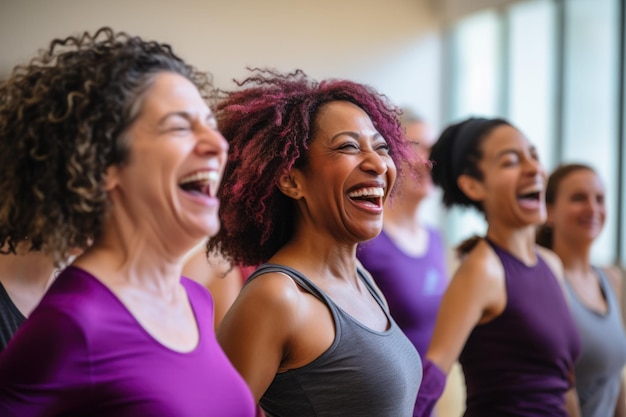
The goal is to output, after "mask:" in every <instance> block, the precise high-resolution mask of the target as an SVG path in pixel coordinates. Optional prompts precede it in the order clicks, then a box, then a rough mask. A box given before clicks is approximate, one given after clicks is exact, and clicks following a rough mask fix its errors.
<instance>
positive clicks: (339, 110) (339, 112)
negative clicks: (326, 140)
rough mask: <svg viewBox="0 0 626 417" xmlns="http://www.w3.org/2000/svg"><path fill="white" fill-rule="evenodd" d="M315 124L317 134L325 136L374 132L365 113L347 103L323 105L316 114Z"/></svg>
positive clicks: (333, 102)
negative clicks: (341, 133) (354, 132)
mask: <svg viewBox="0 0 626 417" xmlns="http://www.w3.org/2000/svg"><path fill="white" fill-rule="evenodd" d="M315 124H316V126H317V130H318V132H320V133H322V134H327V135H328V134H330V135H332V134H334V133H338V132H341V131H356V132H362V133H364V134H373V133H375V132H376V129H374V125H373V123H372V120H371V119H370V117H369V116H368V115H367V113H365V111H364V110H363V109H361V108H360V107H359V106H357V105H356V104H353V103H350V102H348V101H331V102H329V103H326V104H324V105H323V106H322V107H321V108H320V110H319V112H318V113H317V117H316V118H315Z"/></svg>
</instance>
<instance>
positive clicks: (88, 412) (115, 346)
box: [0, 267, 255, 417]
mask: <svg viewBox="0 0 626 417" xmlns="http://www.w3.org/2000/svg"><path fill="white" fill-rule="evenodd" d="M181 283H182V285H183V287H184V288H185V290H186V291H187V295H188V297H189V301H190V303H191V306H192V308H193V311H194V314H195V317H196V322H197V325H198V329H199V334H200V338H199V342H198V345H197V346H196V348H195V349H194V350H192V351H191V352H189V353H179V352H176V351H173V350H171V349H168V348H167V347H165V346H163V345H162V344H161V343H159V342H157V341H156V340H155V339H154V338H153V337H152V336H150V334H148V333H147V332H146V331H145V329H144V328H143V327H142V326H141V325H140V324H139V323H138V322H137V321H136V319H135V318H134V317H133V316H132V315H131V314H130V312H129V311H128V310H127V309H126V307H125V306H124V305H123V304H122V303H121V301H120V300H119V299H118V298H117V297H116V296H115V295H114V294H113V293H112V292H111V291H110V290H109V289H108V288H107V287H106V286H104V285H103V284H102V283H101V282H100V281H99V280H97V279H96V278H95V277H93V276H92V275H90V274H89V273H87V272H85V271H83V270H81V269H79V268H76V267H68V268H67V269H66V270H65V271H64V272H62V273H61V274H60V275H59V277H58V278H57V279H56V280H55V282H54V283H53V284H52V286H51V287H50V289H49V291H48V292H47V294H46V295H45V296H44V298H43V300H42V301H41V303H40V305H39V306H38V307H37V308H36V309H35V311H33V313H32V314H31V316H30V318H29V319H28V320H26V322H25V323H24V324H23V325H22V326H21V327H20V329H19V330H18V332H17V333H16V334H15V336H14V338H13V339H12V340H11V342H10V343H9V345H8V346H7V348H6V350H5V351H3V352H2V354H0V416H3V417H9V416H15V417H29V416H40V417H44V416H64V417H71V416H92V417H99V416H116V417H131V416H132V417H138V416H150V417H203V416H229V417H231V416H232V417H252V416H254V414H255V405H254V400H253V397H252V395H251V393H250V391H249V389H248V387H247V386H246V384H245V382H244V380H243V379H242V378H241V376H240V375H239V374H238V373H237V372H236V371H235V369H234V367H233V366H232V365H231V364H230V362H229V361H228V359H227V358H226V356H225V354H224V353H223V351H222V350H221V348H220V347H219V345H218V344H217V340H216V338H215V332H214V330H213V301H212V298H211V296H210V294H209V293H208V291H206V290H205V289H204V288H203V287H202V286H200V285H199V284H197V283H195V282H193V281H191V280H189V279H187V278H184V277H183V278H182V279H181Z"/></svg>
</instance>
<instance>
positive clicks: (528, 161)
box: [524, 157, 544, 176]
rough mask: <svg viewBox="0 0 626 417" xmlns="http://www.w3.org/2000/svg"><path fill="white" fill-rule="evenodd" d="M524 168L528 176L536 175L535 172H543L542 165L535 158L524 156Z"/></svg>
mask: <svg viewBox="0 0 626 417" xmlns="http://www.w3.org/2000/svg"><path fill="white" fill-rule="evenodd" d="M524 159H525V164H524V170H525V172H526V174H527V175H529V176H536V175H537V174H542V173H543V172H544V169H543V165H542V164H541V162H539V160H538V159H537V158H533V157H526V158H524Z"/></svg>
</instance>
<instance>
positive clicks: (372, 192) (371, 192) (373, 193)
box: [348, 187, 385, 198]
mask: <svg viewBox="0 0 626 417" xmlns="http://www.w3.org/2000/svg"><path fill="white" fill-rule="evenodd" d="M384 195H385V190H384V189H383V188H381V187H368V188H361V189H360V190H356V191H352V192H351V193H349V194H348V197H351V198H355V197H383V196H384Z"/></svg>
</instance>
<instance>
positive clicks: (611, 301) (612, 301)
mask: <svg viewBox="0 0 626 417" xmlns="http://www.w3.org/2000/svg"><path fill="white" fill-rule="evenodd" d="M592 268H593V270H594V271H595V273H596V275H597V276H598V284H599V285H600V290H602V293H603V294H604V297H605V298H606V302H607V305H608V307H609V311H612V310H613V308H614V306H616V305H617V299H616V298H615V294H614V292H613V287H612V286H611V283H610V282H609V278H608V277H607V276H606V273H605V272H604V271H603V270H602V268H598V267H597V266H592Z"/></svg>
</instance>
